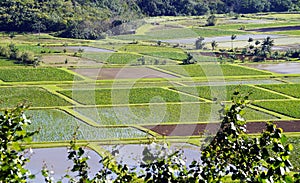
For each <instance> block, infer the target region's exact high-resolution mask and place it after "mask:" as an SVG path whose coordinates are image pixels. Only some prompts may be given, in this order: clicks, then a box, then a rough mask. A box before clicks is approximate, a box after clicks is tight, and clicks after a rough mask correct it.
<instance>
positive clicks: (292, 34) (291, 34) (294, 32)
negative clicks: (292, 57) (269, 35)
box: [274, 30, 300, 36]
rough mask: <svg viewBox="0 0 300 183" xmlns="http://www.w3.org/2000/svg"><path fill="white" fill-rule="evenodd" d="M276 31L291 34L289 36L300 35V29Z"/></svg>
mask: <svg viewBox="0 0 300 183" xmlns="http://www.w3.org/2000/svg"><path fill="white" fill-rule="evenodd" d="M274 33H276V34H284V35H289V36H299V35H300V30H292V31H276V32H274Z"/></svg>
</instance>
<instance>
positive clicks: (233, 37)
mask: <svg viewBox="0 0 300 183" xmlns="http://www.w3.org/2000/svg"><path fill="white" fill-rule="evenodd" d="M235 39H236V34H232V35H231V50H232V51H233V41H234V40H235Z"/></svg>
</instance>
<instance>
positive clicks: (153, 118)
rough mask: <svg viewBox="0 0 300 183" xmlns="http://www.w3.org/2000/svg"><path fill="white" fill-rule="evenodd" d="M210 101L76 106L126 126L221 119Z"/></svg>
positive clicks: (256, 115)
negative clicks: (97, 106)
mask: <svg viewBox="0 0 300 183" xmlns="http://www.w3.org/2000/svg"><path fill="white" fill-rule="evenodd" d="M214 107H215V108H214V110H213V112H212V111H211V104H207V103H201V104H159V105H157V104H155V105H151V104H150V105H143V106H130V107H101V108H77V109H76V111H78V112H79V113H81V114H83V115H85V116H87V117H88V118H90V119H92V120H93V121H95V122H97V123H98V124H100V125H127V124H138V125H140V124H141V125H143V124H155V123H156V124H157V123H170V122H173V123H174V122H178V123H186V122H198V121H202V122H205V121H218V120H219V115H218V112H217V111H218V110H219V109H221V107H220V106H219V105H218V104H217V105H214ZM244 117H245V118H246V119H247V120H263V119H264V120H270V119H276V118H275V117H274V116H271V115H268V114H265V113H262V112H259V111H255V110H252V109H249V108H248V109H246V114H245V115H244Z"/></svg>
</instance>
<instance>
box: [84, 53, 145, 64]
mask: <svg viewBox="0 0 300 183" xmlns="http://www.w3.org/2000/svg"><path fill="white" fill-rule="evenodd" d="M83 57H85V58H88V59H92V60H95V61H97V62H105V63H109V64H129V63H136V62H137V59H139V58H141V57H142V55H138V54H132V53H83Z"/></svg>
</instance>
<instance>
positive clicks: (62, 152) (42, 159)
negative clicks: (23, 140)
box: [26, 147, 102, 183]
mask: <svg viewBox="0 0 300 183" xmlns="http://www.w3.org/2000/svg"><path fill="white" fill-rule="evenodd" d="M67 151H68V150H67V148H65V147H62V148H41V149H33V153H32V154H30V155H29V156H30V162H29V163H28V164H27V165H26V168H28V169H29V170H30V171H31V173H33V174H35V175H36V178H35V179H34V181H31V182H37V183H38V182H44V178H43V176H42V174H41V173H40V172H41V170H42V167H43V164H44V163H46V165H47V167H48V169H49V170H51V171H53V172H54V175H53V177H54V178H55V180H56V181H58V180H59V179H60V178H61V177H62V176H64V175H65V174H66V170H67V169H68V168H72V165H73V164H72V162H71V161H68V160H67V157H68V153H67ZM85 151H86V155H87V156H90V160H88V163H89V165H90V167H91V169H90V175H91V176H93V175H94V174H95V173H96V172H98V171H99V170H100V169H101V168H102V165H100V164H99V160H100V159H101V158H100V156H99V155H98V154H97V153H96V152H94V151H92V150H85ZM71 175H74V174H71ZM63 182H67V181H63Z"/></svg>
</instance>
